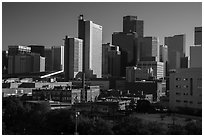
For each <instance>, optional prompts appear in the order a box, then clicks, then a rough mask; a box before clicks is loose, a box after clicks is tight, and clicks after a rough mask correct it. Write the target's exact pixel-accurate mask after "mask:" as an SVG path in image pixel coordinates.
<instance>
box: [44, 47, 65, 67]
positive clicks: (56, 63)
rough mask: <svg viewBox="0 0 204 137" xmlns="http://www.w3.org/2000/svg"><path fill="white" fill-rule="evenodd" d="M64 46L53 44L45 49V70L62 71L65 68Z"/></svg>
mask: <svg viewBox="0 0 204 137" xmlns="http://www.w3.org/2000/svg"><path fill="white" fill-rule="evenodd" d="M63 48H64V47H63V46H52V47H51V48H46V49H45V70H46V71H60V70H63V68H64V61H63V60H64V57H63V55H64V53H63V52H64V50H63Z"/></svg>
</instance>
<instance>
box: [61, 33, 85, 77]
mask: <svg viewBox="0 0 204 137" xmlns="http://www.w3.org/2000/svg"><path fill="white" fill-rule="evenodd" d="M82 47H83V40H81V39H78V38H68V37H67V36H66V37H65V39H64V55H65V56H64V73H65V81H69V80H71V79H74V78H75V77H76V75H77V74H78V73H79V72H82Z"/></svg>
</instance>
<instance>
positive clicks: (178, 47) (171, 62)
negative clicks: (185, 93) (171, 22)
mask: <svg viewBox="0 0 204 137" xmlns="http://www.w3.org/2000/svg"><path fill="white" fill-rule="evenodd" d="M165 45H167V46H168V66H169V69H176V68H180V61H181V60H180V58H181V57H185V55H186V35H185V34H182V35H174V36H173V37H165ZM178 61H179V62H178Z"/></svg>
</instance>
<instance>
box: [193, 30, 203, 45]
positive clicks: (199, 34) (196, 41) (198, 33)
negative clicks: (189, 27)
mask: <svg viewBox="0 0 204 137" xmlns="http://www.w3.org/2000/svg"><path fill="white" fill-rule="evenodd" d="M194 45H202V27H195V33H194Z"/></svg>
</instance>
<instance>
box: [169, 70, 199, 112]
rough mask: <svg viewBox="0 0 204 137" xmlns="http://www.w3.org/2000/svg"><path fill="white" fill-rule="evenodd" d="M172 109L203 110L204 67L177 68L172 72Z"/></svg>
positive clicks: (170, 102)
mask: <svg viewBox="0 0 204 137" xmlns="http://www.w3.org/2000/svg"><path fill="white" fill-rule="evenodd" d="M169 93H170V96H169V105H170V109H171V110H175V111H177V110H179V109H180V108H191V109H193V110H202V68H188V69H177V70H176V72H175V73H172V74H170V91H169Z"/></svg>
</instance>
